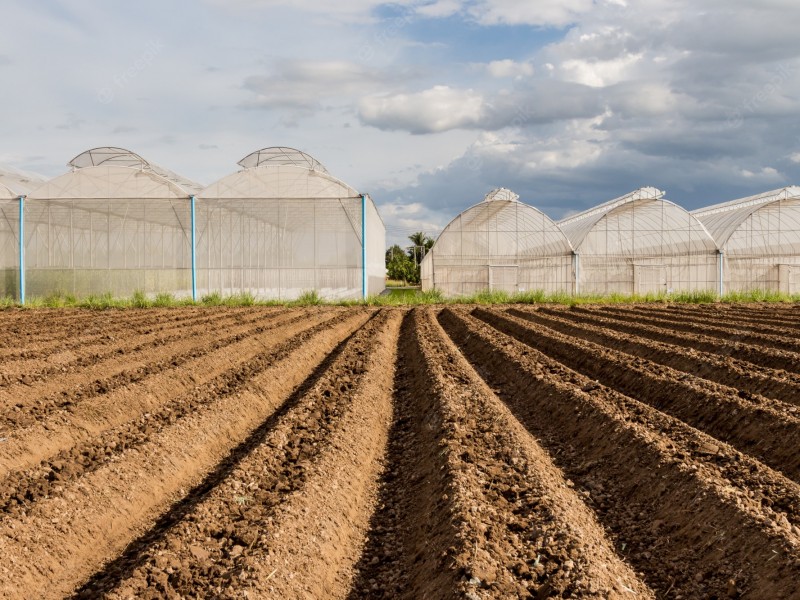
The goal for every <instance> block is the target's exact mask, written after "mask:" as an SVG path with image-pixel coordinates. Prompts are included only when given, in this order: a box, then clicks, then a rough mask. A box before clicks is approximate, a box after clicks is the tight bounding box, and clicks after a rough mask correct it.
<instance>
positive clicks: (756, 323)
mask: <svg viewBox="0 0 800 600" xmlns="http://www.w3.org/2000/svg"><path fill="white" fill-rule="evenodd" d="M656 312H657V314H666V315H674V316H680V318H682V319H683V318H685V319H687V320H691V321H692V322H700V323H707V322H708V323H711V324H714V325H716V324H723V325H724V324H731V323H734V324H735V323H742V324H745V325H747V326H749V327H765V329H764V331H769V332H772V333H776V334H778V335H786V336H791V337H800V323H799V322H797V321H794V320H791V319H784V320H779V321H775V320H774V319H771V318H769V317H765V316H764V314H763V311H762V312H761V313H758V314H756V315H752V314H751V313H747V312H742V311H738V310H735V309H733V307H732V306H731V305H729V304H723V305H713V306H708V307H706V306H704V305H700V306H699V307H691V306H682V305H679V304H672V305H669V306H667V307H664V308H661V307H659V308H658V309H657V310H656Z"/></svg>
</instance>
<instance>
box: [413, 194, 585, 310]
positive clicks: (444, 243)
mask: <svg viewBox="0 0 800 600" xmlns="http://www.w3.org/2000/svg"><path fill="white" fill-rule="evenodd" d="M421 279H422V289H423V290H432V289H436V290H441V292H442V293H443V294H445V295H448V296H457V295H466V294H472V293H475V292H479V291H483V290H498V291H505V292H509V293H515V292H523V291H533V290H542V291H545V292H559V291H563V292H568V293H569V292H572V291H573V287H574V271H573V252H572V246H571V245H570V242H569V240H568V239H567V237H566V236H565V235H564V234H563V233H562V232H561V230H560V229H559V228H558V226H557V225H556V224H555V223H554V222H553V221H552V220H551V219H550V217H548V216H547V215H545V214H544V213H543V212H541V211H540V210H537V209H536V208H534V207H532V206H529V205H527V204H524V203H522V202H520V201H519V196H518V195H517V194H515V193H514V192H512V191H510V190H507V189H505V188H499V189H496V190H494V191H492V192H490V193H489V194H488V195H487V196H486V198H485V199H484V200H483V201H482V202H480V203H479V204H476V205H475V206H472V207H470V208H468V209H467V210H465V211H464V212H462V213H461V214H460V215H458V216H457V217H456V218H455V219H453V220H452V221H451V222H450V224H449V225H447V227H445V228H444V230H442V233H441V234H440V235H439V237H438V239H437V240H436V243H435V244H434V246H433V248H432V249H431V250H430V252H428V254H427V255H426V256H425V258H424V259H423V260H422V264H421Z"/></svg>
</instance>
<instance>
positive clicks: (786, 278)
mask: <svg viewBox="0 0 800 600" xmlns="http://www.w3.org/2000/svg"><path fill="white" fill-rule="evenodd" d="M778 286H779V288H780V291H781V292H782V293H784V294H800V265H778Z"/></svg>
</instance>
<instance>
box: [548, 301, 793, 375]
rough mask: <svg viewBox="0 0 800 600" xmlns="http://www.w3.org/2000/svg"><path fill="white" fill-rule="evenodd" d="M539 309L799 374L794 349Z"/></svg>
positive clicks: (580, 311) (584, 311)
mask: <svg viewBox="0 0 800 600" xmlns="http://www.w3.org/2000/svg"><path fill="white" fill-rule="evenodd" d="M539 310H540V311H541V312H543V313H545V314H554V315H557V316H561V317H563V318H565V319H569V320H571V321H577V322H579V323H589V324H592V325H603V326H605V327H609V328H611V329H615V330H617V331H624V332H625V333H630V334H633V335H638V336H641V337H644V338H648V339H652V340H656V341H659V342H669V343H671V344H675V345H677V346H683V347H686V348H695V349H697V350H701V351H703V352H711V353H713V354H718V355H719V356H722V357H723V358H725V357H729V356H730V357H732V358H736V359H739V360H742V361H745V362H750V363H753V364H754V365H758V366H761V367H766V368H768V369H776V370H785V371H789V372H791V373H796V374H797V373H800V359H798V356H797V354H795V353H793V352H784V351H781V350H775V349H772V348H763V347H761V346H756V345H753V344H745V343H742V342H738V341H732V340H721V339H719V338H715V337H711V336H707V335H703V334H700V333H694V334H689V333H680V332H677V331H672V330H670V329H667V328H664V327H658V326H654V325H647V324H643V323H638V322H634V321H633V320H631V319H630V318H626V317H622V316H618V315H611V314H607V313H601V312H599V311H597V310H595V309H588V308H581V307H572V308H571V309H569V310H565V309H552V308H540V309H539Z"/></svg>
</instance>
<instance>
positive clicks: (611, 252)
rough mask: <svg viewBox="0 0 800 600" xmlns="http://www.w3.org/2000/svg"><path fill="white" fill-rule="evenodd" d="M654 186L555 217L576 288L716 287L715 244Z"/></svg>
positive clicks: (603, 291)
mask: <svg viewBox="0 0 800 600" xmlns="http://www.w3.org/2000/svg"><path fill="white" fill-rule="evenodd" d="M663 195H664V194H663V192H661V191H660V190H657V189H655V188H641V189H639V190H636V191H634V192H631V193H630V194H626V195H625V196H621V197H620V198H616V199H614V200H611V201H610V202H606V203H605V204H601V205H600V206H597V207H595V208H592V209H589V210H587V211H584V212H582V213H579V214H577V215H574V216H571V217H568V218H566V219H564V220H562V221H560V222H559V223H558V225H559V226H560V227H561V229H562V230H563V231H564V233H565V234H566V236H567V237H568V238H569V240H570V241H571V242H572V245H573V247H574V248H575V252H576V254H577V259H576V260H577V262H578V273H579V274H578V282H577V288H578V291H579V292H580V293H594V294H610V293H622V294H633V293H636V294H647V293H659V292H665V293H667V292H677V291H699V290H712V291H713V290H716V288H717V272H718V260H719V257H718V251H717V246H716V244H715V242H714V240H713V239H712V237H711V236H710V235H709V233H708V231H706V229H705V227H704V226H703V225H702V224H701V223H700V222H699V221H698V220H697V219H696V218H695V217H694V216H693V215H692V214H690V213H689V212H687V211H686V210H684V209H683V208H681V207H680V206H678V205H676V204H674V203H672V202H669V201H668V200H664V199H663Z"/></svg>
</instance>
